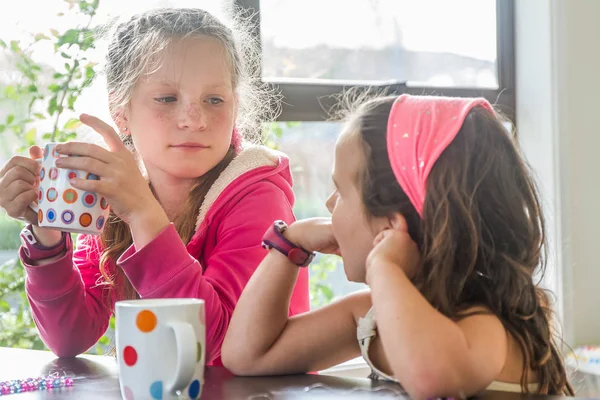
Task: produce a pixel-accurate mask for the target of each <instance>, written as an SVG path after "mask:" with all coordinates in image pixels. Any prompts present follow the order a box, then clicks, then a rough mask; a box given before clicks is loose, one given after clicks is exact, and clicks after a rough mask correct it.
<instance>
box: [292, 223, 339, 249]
mask: <svg viewBox="0 0 600 400" xmlns="http://www.w3.org/2000/svg"><path fill="white" fill-rule="evenodd" d="M285 236H286V238H287V239H288V240H289V241H291V242H292V243H294V244H295V245H296V246H300V247H302V248H304V249H306V250H308V251H311V252H312V251H316V252H319V253H323V254H336V255H338V256H339V255H340V248H339V246H338V243H337V241H336V240H335V238H334V237H333V230H332V229H331V218H311V219H305V220H301V221H298V222H295V223H293V224H292V225H291V226H290V227H289V228H288V230H287V232H286V233H285Z"/></svg>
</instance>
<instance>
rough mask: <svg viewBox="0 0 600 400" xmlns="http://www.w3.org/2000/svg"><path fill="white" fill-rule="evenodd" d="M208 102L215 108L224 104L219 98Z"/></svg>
mask: <svg viewBox="0 0 600 400" xmlns="http://www.w3.org/2000/svg"><path fill="white" fill-rule="evenodd" d="M207 101H208V103H210V104H211V105H213V106H218V105H219V104H222V103H224V101H223V99H220V98H218V97H211V98H209V99H208V100H207Z"/></svg>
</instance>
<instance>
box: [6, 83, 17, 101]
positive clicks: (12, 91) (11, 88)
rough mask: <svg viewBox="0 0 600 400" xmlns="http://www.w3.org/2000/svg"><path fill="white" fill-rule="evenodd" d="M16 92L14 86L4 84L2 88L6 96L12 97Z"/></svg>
mask: <svg viewBox="0 0 600 400" xmlns="http://www.w3.org/2000/svg"><path fill="white" fill-rule="evenodd" d="M16 94H17V89H16V88H15V87H14V86H11V85H9V86H6V87H5V88H4V95H5V96H6V97H8V98H11V99H12V98H13V97H14V96H15V95H16Z"/></svg>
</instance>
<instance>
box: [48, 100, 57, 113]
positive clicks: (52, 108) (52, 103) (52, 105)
mask: <svg viewBox="0 0 600 400" xmlns="http://www.w3.org/2000/svg"><path fill="white" fill-rule="evenodd" d="M56 111H58V104H57V99H56V95H54V96H52V98H51V99H50V100H49V101H48V114H49V115H54V113H55V112H56Z"/></svg>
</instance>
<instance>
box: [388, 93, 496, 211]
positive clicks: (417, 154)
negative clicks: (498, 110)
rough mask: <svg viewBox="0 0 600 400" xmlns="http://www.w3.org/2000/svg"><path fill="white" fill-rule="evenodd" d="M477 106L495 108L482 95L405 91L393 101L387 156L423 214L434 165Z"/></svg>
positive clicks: (399, 181) (397, 177)
mask: <svg viewBox="0 0 600 400" xmlns="http://www.w3.org/2000/svg"><path fill="white" fill-rule="evenodd" d="M477 106H481V107H484V108H485V109H487V110H489V111H490V112H491V113H493V112H494V109H493V108H492V106H491V105H490V103H489V102H488V101H487V100H485V99H482V98H476V99H473V98H453V97H434V96H409V95H402V96H400V97H398V98H397V99H396V101H395V102H394V105H393V106H392V110H391V111H390V116H389V119H388V127H387V149H388V156H389V158H390V164H391V165H392V170H393V171H394V175H396V179H397V180H398V183H399V184H400V187H401V188H402V190H404V192H405V193H406V195H407V196H408V198H409V199H410V202H411V203H412V205H413V206H414V207H415V209H416V210H417V212H418V213H419V215H420V216H421V218H422V217H423V205H424V203H425V184H426V182H427V177H428V176H429V173H430V172H431V168H433V166H434V164H435V162H436V161H437V159H438V158H439V157H440V154H442V152H443V151H444V150H445V149H446V147H448V145H449V144H450V143H452V140H454V138H455V137H456V134H457V133H458V131H459V130H460V128H461V127H462V125H463V122H464V121H465V118H466V116H467V114H468V113H469V111H471V109H472V108H473V107H477Z"/></svg>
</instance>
